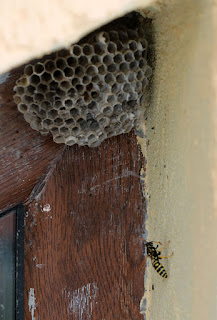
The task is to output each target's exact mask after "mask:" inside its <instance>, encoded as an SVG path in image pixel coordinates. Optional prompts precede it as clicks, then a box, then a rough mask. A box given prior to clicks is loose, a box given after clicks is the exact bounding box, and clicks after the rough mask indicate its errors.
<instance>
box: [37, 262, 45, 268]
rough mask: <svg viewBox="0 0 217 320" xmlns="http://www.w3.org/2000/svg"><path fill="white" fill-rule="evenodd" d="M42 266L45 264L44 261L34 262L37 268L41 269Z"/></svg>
mask: <svg viewBox="0 0 217 320" xmlns="http://www.w3.org/2000/svg"><path fill="white" fill-rule="evenodd" d="M44 266H45V264H44V263H38V264H36V268H38V269H42V268H43V267H44Z"/></svg>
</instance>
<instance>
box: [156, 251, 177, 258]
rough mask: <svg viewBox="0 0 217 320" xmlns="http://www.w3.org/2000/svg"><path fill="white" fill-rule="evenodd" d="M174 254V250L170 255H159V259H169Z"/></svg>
mask: <svg viewBox="0 0 217 320" xmlns="http://www.w3.org/2000/svg"><path fill="white" fill-rule="evenodd" d="M173 255H174V252H173V253H171V254H170V255H169V256H167V257H162V256H158V258H159V259H167V258H171V257H172V256H173Z"/></svg>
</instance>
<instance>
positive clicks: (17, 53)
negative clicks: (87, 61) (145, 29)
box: [0, 0, 153, 73]
mask: <svg viewBox="0 0 217 320" xmlns="http://www.w3.org/2000/svg"><path fill="white" fill-rule="evenodd" d="M152 2H153V0H104V1H103V0H92V1H88V0H78V1H77V0H61V1H60V0H37V1H35V0H19V1H16V0H1V1H0V13H1V19H0V57H1V59H0V73H3V72H5V71H9V69H10V68H13V67H15V66H17V65H19V64H22V63H24V62H27V61H29V60H30V59H32V58H39V57H41V56H42V55H44V54H46V53H50V52H52V51H55V50H58V49H60V48H62V47H64V46H68V45H70V44H71V43H73V42H77V41H78V40H79V39H80V38H81V37H83V36H84V35H85V34H87V33H89V32H90V31H93V30H94V29H96V28H97V27H99V26H100V25H103V24H105V23H107V22H109V21H112V20H114V19H115V18H118V17H119V16H122V15H124V14H126V13H127V12H130V11H132V10H134V9H136V8H139V7H141V6H142V7H145V6H147V5H148V4H150V3H152Z"/></svg>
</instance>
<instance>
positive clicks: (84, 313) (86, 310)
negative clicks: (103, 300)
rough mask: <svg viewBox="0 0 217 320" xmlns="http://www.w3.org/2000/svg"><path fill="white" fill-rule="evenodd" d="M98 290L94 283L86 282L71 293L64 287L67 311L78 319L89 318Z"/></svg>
mask: <svg viewBox="0 0 217 320" xmlns="http://www.w3.org/2000/svg"><path fill="white" fill-rule="evenodd" d="M98 290H99V289H98V287H97V285H96V283H88V284H87V285H86V286H83V287H82V288H78V289H77V290H75V291H73V292H72V293H71V292H70V291H67V290H66V289H64V290H63V296H64V297H66V298H67V299H68V308H67V311H68V313H70V314H74V315H75V316H76V319H78V320H84V319H87V320H89V319H91V316H92V313H93V306H94V303H95V300H96V297H97V291H98ZM96 303H97V302H96Z"/></svg>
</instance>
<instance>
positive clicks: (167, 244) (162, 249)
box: [157, 240, 170, 251]
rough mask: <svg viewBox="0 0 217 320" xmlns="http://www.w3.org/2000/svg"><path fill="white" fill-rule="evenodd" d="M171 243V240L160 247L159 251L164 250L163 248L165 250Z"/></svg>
mask: <svg viewBox="0 0 217 320" xmlns="http://www.w3.org/2000/svg"><path fill="white" fill-rule="evenodd" d="M169 244H170V240H169V241H168V243H167V244H166V245H165V246H164V247H162V248H160V249H159V250H157V251H162V250H164V249H165V248H166V247H168V245H169Z"/></svg>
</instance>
